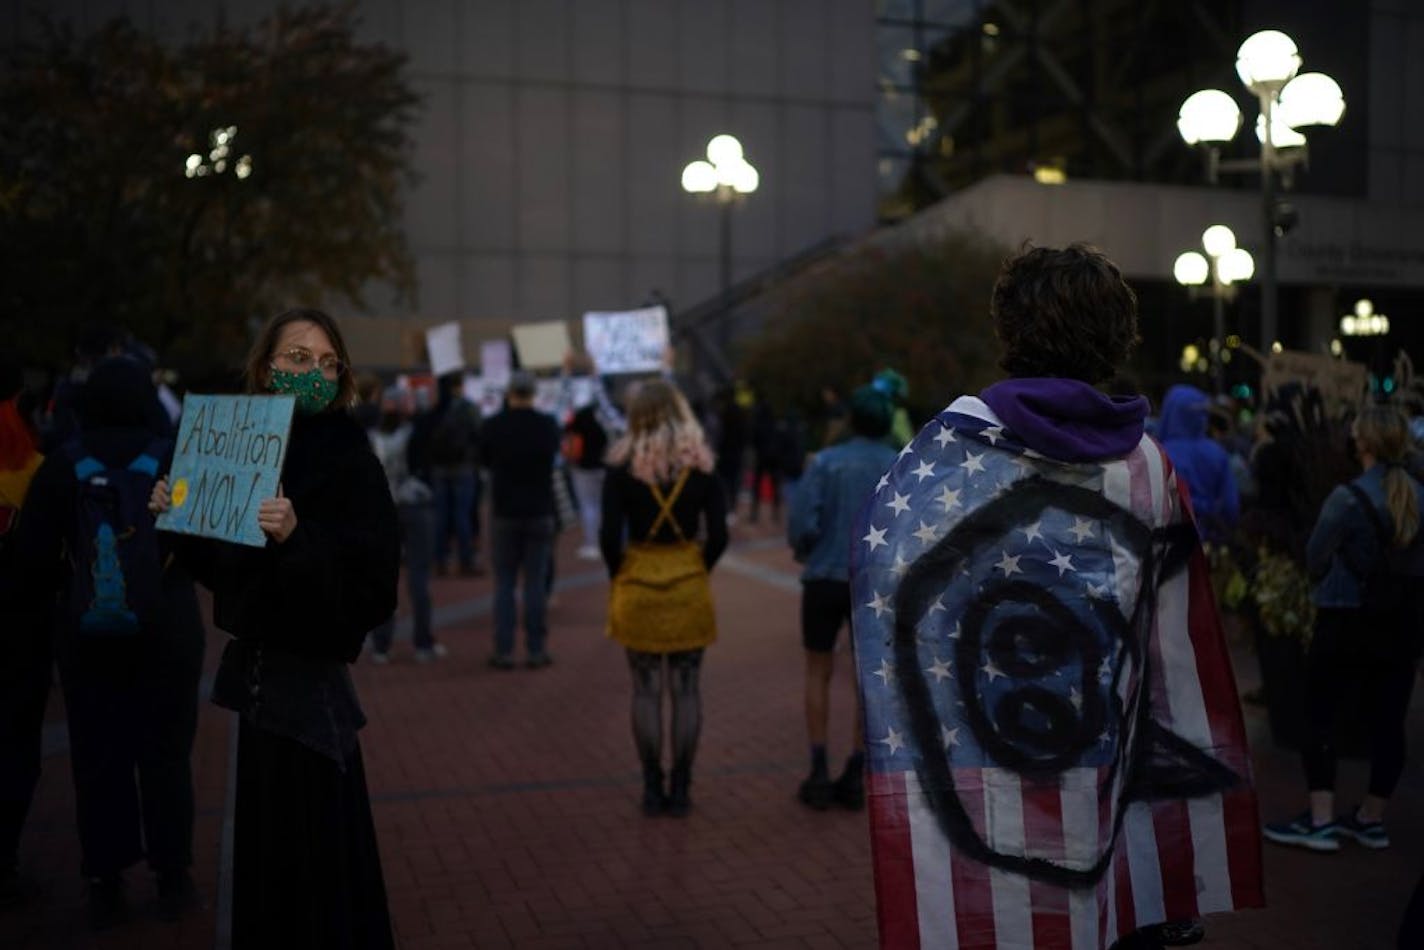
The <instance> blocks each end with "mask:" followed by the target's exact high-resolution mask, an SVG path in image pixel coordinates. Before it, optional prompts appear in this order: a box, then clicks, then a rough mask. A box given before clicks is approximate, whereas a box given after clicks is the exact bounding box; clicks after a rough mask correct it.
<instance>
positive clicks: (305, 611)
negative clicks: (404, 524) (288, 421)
mask: <svg viewBox="0 0 1424 950" xmlns="http://www.w3.org/2000/svg"><path fill="white" fill-rule="evenodd" d="M246 381H247V390H248V392H251V393H266V392H272V393H281V394H290V395H294V396H296V398H297V411H296V415H295V417H294V419H293V422H292V430H291V437H290V440H289V443H288V449H287V457H286V461H285V463H284V465H283V468H282V481H281V490H280V493H279V496H278V497H276V498H269V499H266V500H264V501H262V502H261V504H260V506H259V509H258V513H257V520H258V524H259V525H260V526H261V527H262V529H263V531H264V532H266V534H267V537H268V542H267V545H266V547H262V548H254V547H246V546H242V545H237V544H230V543H227V542H223V541H216V540H211V539H207V538H196V537H191V536H187V535H174V536H173V537H174V541H175V544H176V545H177V547H178V551H179V557H180V560H181V561H182V562H183V563H184V564H186V565H188V566H189V567H190V568H191V569H192V571H193V574H194V576H195V577H196V578H197V579H198V581H199V582H200V583H202V584H203V585H204V586H206V587H208V588H210V589H211V590H212V592H213V619H214V621H215V622H216V624H217V626H218V627H220V628H221V629H223V630H224V631H226V632H227V633H229V634H231V635H232V636H233V639H232V640H231V641H229V643H228V644H227V647H226V649H224V651H223V656H222V663H221V665H220V666H219V669H218V673H217V678H216V681H215V683H214V685H213V701H214V702H215V703H217V704H218V705H219V706H223V707H226V708H228V709H232V710H234V711H236V712H237V713H239V714H240V719H239V724H238V749H237V795H236V808H235V816H234V829H233V832H234V833H233V890H232V946H233V947H234V948H235V950H249V948H252V950H258V948H260V950H280V948H285V947H291V948H309V947H321V948H323V950H346V948H379V950H384V948H390V947H393V946H394V940H393V937H392V933H391V922H390V914H389V912H388V911H387V908H386V892H385V883H384V880H383V878H382V875H381V862H380V855H379V852H378V849H377V844H376V830H375V826H374V824H373V823H372V820H371V802H370V798H369V795H368V793H367V790H366V775H365V770H364V767H363V765H362V759H361V749H360V745H359V743H358V742H357V737H356V733H357V730H359V729H360V728H361V727H362V726H363V725H365V722H366V718H365V716H364V714H363V713H362V712H361V706H360V704H359V702H358V701H357V698H356V691H355V688H354V686H353V685H352V682H351V674H350V671H349V669H348V666H349V664H350V663H352V662H354V661H355V660H356V658H357V656H358V655H359V654H360V652H361V646H362V642H363V641H364V639H365V637H366V633H367V632H368V631H369V630H371V629H372V628H374V627H376V626H378V625H379V624H380V623H381V622H382V621H384V620H385V619H386V618H387V617H389V616H390V615H391V613H392V612H393V611H394V610H395V607H396V581H397V577H398V574H399V570H400V540H399V529H398V526H397V521H396V511H395V505H394V504H393V503H392V501H391V494H390V490H389V488H388V487H387V484H386V477H385V474H384V472H383V471H382V470H381V466H380V463H379V462H377V461H376V457H375V455H374V454H372V452H371V446H370V443H369V442H368V441H367V438H366V433H365V432H364V431H362V429H361V427H360V425H359V424H357V422H356V421H355V419H354V418H353V417H352V415H351V412H350V408H351V404H352V402H353V396H354V386H353V384H352V380H351V370H350V365H349V360H348V357H347V350H346V344H345V343H344V342H343V340H342V338H341V333H340V331H339V330H338V328H337V326H336V323H335V322H334V321H333V320H332V319H331V318H330V317H329V316H327V315H326V314H324V313H322V312H320V311H317V310H289V311H287V312H285V313H282V314H280V315H279V316H277V317H275V318H273V319H272V320H271V321H270V322H269V323H268V324H267V326H266V328H265V329H264V330H263V331H262V333H261V334H260V335H259V337H258V339H257V342H256V344H255V345H254V346H253V349H252V352H251V354H250V356H249V358H248V363H247V372H246ZM169 504H170V500H169V494H168V486H167V483H166V481H160V482H159V483H158V484H157V486H156V487H155V489H154V496H153V499H152V504H151V506H150V507H151V508H152V509H153V510H154V511H162V510H166V509H167V508H168V506H169Z"/></svg>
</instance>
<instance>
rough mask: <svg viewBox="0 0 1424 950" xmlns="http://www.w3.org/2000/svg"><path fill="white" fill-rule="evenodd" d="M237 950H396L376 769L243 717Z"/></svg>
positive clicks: (356, 756)
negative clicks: (379, 837) (374, 803)
mask: <svg viewBox="0 0 1424 950" xmlns="http://www.w3.org/2000/svg"><path fill="white" fill-rule="evenodd" d="M232 880H233V885H232V946H233V950H289V948H290V950H308V948H311V950H315V948H317V947H321V948H323V950H390V948H393V947H394V946H395V940H394V938H393V937H392V935H391V918H390V913H389V912H388V911H387V909H386V888H385V883H384V879H383V878H382V876H381V858H380V852H379V850H378V848H377V845H376V828H375V825H374V824H373V822H372V820H371V799H370V796H369V794H368V792H367V790H366V772H365V768H364V766H363V764H362V761H361V750H360V748H357V749H355V750H353V751H352V753H351V754H350V755H349V756H347V759H346V761H345V763H344V764H343V765H338V764H337V763H336V762H335V761H334V760H332V759H329V758H327V757H326V756H324V755H322V754H320V753H318V752H314V751H313V750H311V749H309V748H307V747H306V746H304V745H302V744H301V743H299V742H297V741H295V740H294V739H288V738H286V737H285V736H279V735H276V734H274V733H271V732H267V731H265V730H262V729H259V728H258V727H256V726H253V725H251V724H249V723H247V722H245V721H240V722H239V724H238V732H237V805H236V808H235V814H234V821H233V854H232Z"/></svg>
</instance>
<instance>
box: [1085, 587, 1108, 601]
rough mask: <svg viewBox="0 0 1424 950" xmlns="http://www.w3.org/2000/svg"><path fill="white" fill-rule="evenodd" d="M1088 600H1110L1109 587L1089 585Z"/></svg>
mask: <svg viewBox="0 0 1424 950" xmlns="http://www.w3.org/2000/svg"><path fill="white" fill-rule="evenodd" d="M1088 599H1089V600H1107V599H1108V585H1106V584H1089V585H1088Z"/></svg>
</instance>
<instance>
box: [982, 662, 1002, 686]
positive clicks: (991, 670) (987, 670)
mask: <svg viewBox="0 0 1424 950" xmlns="http://www.w3.org/2000/svg"><path fill="white" fill-rule="evenodd" d="M979 671H980V672H981V673H983V674H984V675H985V676H987V677H989V682H991V683H992V682H994V677H996V676H1003V675H1004V671H1003V670H1001V669H999V668H998V667H997V666H995V665H994V661H993V660H989V661H987V662H985V664H984V665H983V666H981V667H979Z"/></svg>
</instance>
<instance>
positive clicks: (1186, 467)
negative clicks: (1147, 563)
mask: <svg viewBox="0 0 1424 950" xmlns="http://www.w3.org/2000/svg"><path fill="white" fill-rule="evenodd" d="M1210 405H1211V397H1209V396H1208V395H1207V394H1206V393H1204V392H1202V391H1201V390H1200V389H1197V388H1195V387H1194V386H1173V387H1172V388H1171V389H1169V390H1167V398H1166V399H1165V400H1163V402H1162V419H1161V421H1160V422H1159V423H1158V425H1157V440H1158V441H1159V442H1161V443H1162V448H1164V449H1165V450H1166V451H1167V457H1168V458H1170V459H1171V460H1172V467H1173V468H1175V469H1176V470H1177V477H1178V478H1180V479H1182V480H1183V481H1184V482H1186V484H1187V490H1188V491H1189V492H1190V493H1191V496H1192V514H1193V515H1194V516H1195V518H1196V522H1197V525H1198V527H1199V529H1200V531H1201V534H1202V537H1203V538H1205V539H1207V540H1222V539H1224V538H1225V537H1226V535H1227V534H1229V533H1230V531H1231V529H1232V528H1233V527H1235V525H1236V519H1237V517H1238V516H1239V515H1240V509H1241V503H1240V499H1239V497H1238V495H1237V490H1236V477H1235V476H1234V475H1233V474H1232V473H1231V457H1230V456H1229V455H1227V454H1226V450H1225V449H1223V448H1222V447H1221V446H1220V445H1218V444H1217V442H1216V440H1214V439H1212V438H1209V437H1208V436H1207V434H1206V416H1207V410H1208V409H1209V408H1210Z"/></svg>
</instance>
